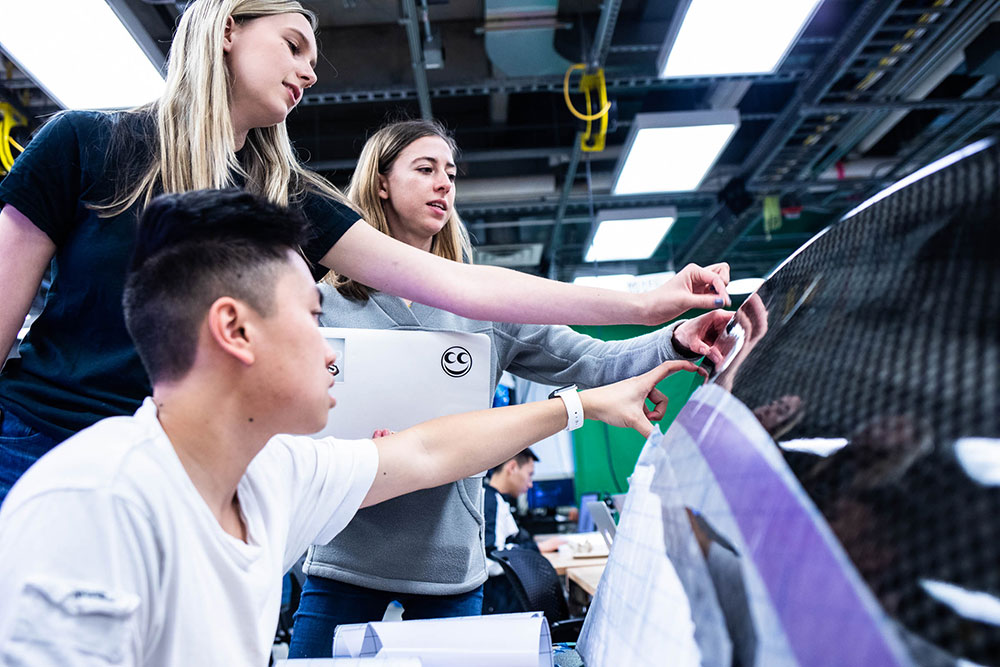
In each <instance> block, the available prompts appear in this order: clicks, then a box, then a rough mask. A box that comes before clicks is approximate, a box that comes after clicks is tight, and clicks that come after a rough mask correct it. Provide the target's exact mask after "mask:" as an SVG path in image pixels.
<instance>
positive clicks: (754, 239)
mask: <svg viewBox="0 0 1000 667" xmlns="http://www.w3.org/2000/svg"><path fill="white" fill-rule="evenodd" d="M747 1H750V0H747ZM109 3H110V4H111V5H112V6H114V7H115V9H116V11H118V13H119V15H120V16H122V17H124V18H127V20H126V23H127V24H128V25H129V27H130V28H131V29H132V31H133V33H134V34H137V36H138V37H139V38H140V41H143V40H144V41H145V42H146V43H147V44H152V45H154V46H153V47H152V49H153V50H154V51H155V52H154V53H153V57H154V60H156V59H159V62H160V63H162V61H163V58H164V56H165V55H166V52H167V49H168V48H169V43H170V39H171V34H172V30H173V27H174V25H175V22H176V20H177V17H178V15H179V12H180V10H181V9H182V8H183V3H176V2H152V1H143V0H109ZM305 4H306V5H307V6H308V7H310V8H311V9H313V10H315V11H316V12H317V13H318V15H319V17H320V23H321V28H320V32H319V35H318V38H319V44H320V50H321V57H320V63H319V66H318V68H317V74H318V76H319V82H318V83H317V84H316V85H315V86H314V87H313V88H311V89H310V90H309V91H307V94H306V95H305V97H304V98H303V100H302V102H301V104H300V105H299V107H298V108H297V109H296V110H295V111H293V112H292V114H291V115H290V116H289V118H288V127H289V132H290V134H291V136H292V139H293V141H294V142H295V144H296V146H297V148H298V149H299V150H300V152H301V155H302V157H303V159H304V160H306V161H307V162H308V164H309V165H311V166H312V167H313V168H314V169H316V170H318V171H320V172H322V173H323V174H325V175H326V176H327V177H329V178H330V179H331V180H332V181H333V182H334V183H336V184H338V185H341V186H342V185H344V184H346V182H347V179H348V178H349V176H350V173H351V169H352V167H353V164H354V161H355V159H356V157H357V155H358V153H359V152H360V149H361V146H362V144H363V143H364V140H365V138H366V137H367V136H368V135H369V134H370V133H371V132H372V131H373V130H374V129H376V128H377V127H378V126H379V125H381V124H382V123H384V122H386V121H389V120H393V119H397V118H400V117H407V116H408V117H420V116H421V115H425V116H427V115H432V116H433V117H435V118H437V119H439V120H441V121H442V122H444V123H445V125H447V126H448V127H449V128H450V129H451V130H452V131H453V132H454V134H455V136H456V138H457V141H458V144H459V146H460V147H461V149H462V155H461V157H460V159H459V170H460V178H459V181H458V190H457V192H458V200H457V206H458V210H459V212H460V213H461V215H462V217H463V219H464V220H465V221H466V223H467V224H468V226H469V229H470V231H471V232H472V234H473V237H474V241H475V245H476V246H477V253H478V254H477V260H478V261H486V262H490V263H497V264H503V265H508V266H513V267H515V268H517V269H520V270H523V271H527V272H531V273H536V274H539V275H546V276H549V277H554V278H558V279H562V280H571V279H572V278H573V277H574V276H576V275H578V274H580V273H587V274H595V273H598V274H600V273H611V274H614V273H632V274H642V273H653V272H659V271H665V270H670V269H673V268H674V267H678V268H679V267H680V266H683V265H684V264H685V263H687V262H698V263H703V264H704V263H710V262H715V261H721V260H725V261H728V262H730V263H731V265H732V267H733V277H734V278H740V277H756V276H764V275H766V274H767V272H768V271H770V270H771V269H772V268H774V267H775V266H776V265H777V264H778V263H780V262H781V261H782V260H783V259H785V258H786V257H787V256H788V255H789V254H790V253H791V252H792V251H793V250H794V249H795V248H797V247H798V246H800V245H801V244H802V243H804V242H805V241H806V240H807V239H808V238H810V237H811V236H812V235H813V234H815V233H816V232H817V231H819V230H820V229H822V228H823V227H824V226H826V225H827V224H829V223H831V222H833V221H834V220H836V219H837V218H838V217H839V216H840V215H842V214H843V213H844V212H845V211H847V210H848V209H850V208H852V207H853V206H855V205H857V204H858V203H859V202H860V201H863V200H864V199H865V198H867V197H868V196H870V195H871V194H873V193H875V192H877V191H878V190H879V189H881V188H883V187H885V186H886V185H888V184H890V183H892V182H894V181H896V180H899V179H900V178H901V177H903V176H905V175H907V174H908V173H910V172H912V171H913V170H915V169H917V168H919V167H921V166H924V165H926V164H928V163H930V162H932V161H933V160H934V159H936V158H938V157H941V156H942V155H945V154H947V153H948V152H950V151H952V150H954V149H955V148H958V147H960V146H962V145H964V144H965V143H968V142H971V141H972V140H974V139H976V138H979V137H981V136H984V135H987V134H991V133H994V132H996V130H997V129H998V127H997V126H998V124H1000V91H998V75H1000V65H998V58H997V55H996V53H995V50H996V47H994V46H992V44H1000V42H998V40H996V39H995V37H996V35H997V33H996V26H997V24H995V23H993V22H994V21H997V20H1000V0H824V1H823V2H822V3H820V5H819V8H818V9H817V11H816V12H815V13H814V14H813V16H812V18H811V20H810V21H809V23H808V24H807V25H806V27H805V29H804V30H803V31H802V32H801V34H800V35H799V37H798V38H797V40H796V41H795V43H794V44H793V46H792V47H791V49H790V50H789V52H788V53H787V55H786V57H785V58H784V59H783V61H782V63H781V65H780V67H779V68H778V70H777V71H776V72H775V73H773V74H768V75H746V76H724V77H702V78H658V76H657V71H658V70H657V57H658V54H659V52H660V50H661V47H662V45H663V42H664V39H665V37H666V35H667V34H668V31H670V29H671V25H672V24H674V22H675V19H676V18H677V17H678V15H679V13H680V12H683V10H684V8H685V7H686V6H687V4H688V3H687V0H605V2H603V3H600V2H597V1H594V0H561V1H558V2H557V1H556V0H522V1H520V2H516V3H512V2H510V1H509V0H426V1H425V2H422V1H421V0H401V1H400V0H324V1H314V2H309V1H308V0H306V2H305ZM991 35H992V37H991ZM66 57H67V59H69V58H71V57H72V56H71V55H70V54H67V56H66ZM573 63H584V64H586V65H587V66H588V68H590V69H591V70H593V69H594V68H596V67H603V68H604V71H605V77H606V80H607V89H608V96H609V98H610V99H611V100H612V101H613V103H614V105H613V109H612V112H611V120H610V127H609V129H608V133H607V146H606V148H605V150H604V151H601V152H584V151H581V150H580V141H579V137H580V134H581V132H582V131H583V129H584V124H583V122H581V121H579V120H577V119H576V118H574V117H573V116H572V115H571V114H570V112H569V110H568V109H567V106H566V103H565V101H564V99H563V73H564V72H565V70H566V68H567V67H568V66H569V65H571V64H573ZM4 69H5V71H4ZM0 77H4V78H2V79H0V98H5V99H7V100H8V101H11V102H14V103H15V104H16V105H17V106H18V107H19V108H20V109H22V110H23V111H24V112H26V113H27V114H28V115H30V116H31V117H32V122H33V123H36V124H37V123H38V122H41V121H42V120H43V116H44V114H46V113H51V112H52V111H54V110H55V107H54V105H53V104H52V102H51V101H50V100H48V98H46V97H45V95H44V93H42V92H41V91H40V90H38V89H37V88H36V87H35V86H34V84H33V82H31V81H30V80H28V79H26V78H25V77H24V75H23V74H20V73H19V72H17V71H16V69H14V68H13V67H12V66H11V65H10V64H9V63H7V67H6V68H0ZM575 98H576V99H577V104H580V103H581V102H580V100H582V96H580V95H575ZM723 108H735V109H738V110H739V114H740V127H739V129H738V131H737V132H736V134H735V135H734V136H733V138H732V140H731V141H730V142H729V144H728V146H727V148H726V149H725V151H724V152H723V153H722V155H721V156H720V158H719V160H718V161H717V162H716V164H715V166H714V167H713V168H712V170H711V172H710V173H709V174H708V176H707V177H706V178H705V180H704V181H703V183H702V185H701V186H700V187H699V188H698V189H697V190H694V191H688V192H672V193H662V194H645V195H612V194H610V192H611V183H612V174H613V171H614V169H615V165H616V161H617V160H618V158H619V156H620V154H621V153H622V146H623V144H624V142H625V140H626V136H627V135H628V132H629V128H630V127H631V125H632V123H633V120H634V118H635V116H636V114H638V113H649V112H665V111H688V110H692V111H693V110H705V109H723ZM663 159H664V160H665V161H676V160H684V156H682V155H664V156H663ZM769 196H771V197H777V200H776V201H777V202H778V205H779V207H780V209H781V211H782V214H783V215H782V217H781V218H780V220H779V221H777V225H778V226H775V220H774V218H773V217H772V218H771V219H770V222H769V224H768V229H767V230H766V231H765V229H764V225H763V207H764V199H765V197H769ZM773 201H775V200H772V202H773ZM663 205H670V206H674V207H676V208H677V211H678V220H677V222H676V224H675V225H674V226H673V227H672V228H671V229H670V231H669V233H668V234H667V236H666V237H665V239H664V241H663V242H662V243H661V244H660V246H659V248H658V249H657V251H656V252H655V253H654V254H653V256H652V257H651V258H650V259H648V260H642V261H625V262H610V263H602V264H600V265H597V266H595V265H593V264H586V263H585V262H584V259H583V258H584V252H585V251H586V244H587V241H588V239H589V236H590V234H591V231H592V226H593V224H594V219H595V215H596V214H597V213H598V212H602V211H609V210H617V209H629V208H639V207H650V206H663Z"/></svg>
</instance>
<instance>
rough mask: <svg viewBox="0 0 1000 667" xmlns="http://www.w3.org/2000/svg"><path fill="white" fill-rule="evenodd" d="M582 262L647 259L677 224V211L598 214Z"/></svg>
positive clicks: (636, 210)
mask: <svg viewBox="0 0 1000 667" xmlns="http://www.w3.org/2000/svg"><path fill="white" fill-rule="evenodd" d="M597 220H598V225H597V230H596V231H595V232H594V235H593V237H591V240H590V248H589V249H588V250H587V255H586V257H584V261H587V262H613V261H615V260H620V259H648V258H649V257H650V256H652V254H653V253H654V252H655V251H656V248H657V246H659V245H660V241H662V240H663V237H664V236H665V235H666V233H667V231H669V230H670V227H671V226H672V225H673V224H674V222H675V221H676V220H677V209H675V208H673V207H671V206H668V207H664V208H652V209H648V208H644V209H630V210H626V211H608V212H602V213H599V214H598V216H597Z"/></svg>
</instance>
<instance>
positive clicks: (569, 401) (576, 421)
mask: <svg viewBox="0 0 1000 667" xmlns="http://www.w3.org/2000/svg"><path fill="white" fill-rule="evenodd" d="M556 396H558V397H559V398H561V399H562V402H563V405H565V406H566V430H567V431H575V430H576V429H578V428H580V427H581V426H583V403H582V402H580V394H578V393H576V385H575V384H568V385H566V386H565V387H559V388H558V389H556V390H555V391H553V392H552V393H551V394H549V398H555V397H556Z"/></svg>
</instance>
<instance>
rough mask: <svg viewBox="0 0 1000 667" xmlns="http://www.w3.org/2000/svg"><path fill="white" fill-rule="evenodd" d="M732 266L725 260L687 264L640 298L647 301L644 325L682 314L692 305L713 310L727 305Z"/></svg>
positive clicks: (728, 302) (662, 321) (645, 303)
mask: <svg viewBox="0 0 1000 667" xmlns="http://www.w3.org/2000/svg"><path fill="white" fill-rule="evenodd" d="M728 284H729V265H728V264H726V263H725V262H720V263H718V264H712V265H710V266H705V267H701V266H698V265H697V264H688V265H687V266H685V267H684V268H683V269H681V270H680V271H679V272H678V273H677V275H675V276H674V277H673V278H671V279H670V280H668V281H667V282H665V283H664V284H663V285H661V286H660V287H658V288H656V289H655V290H650V291H649V292H646V293H645V294H642V295H641V297H642V299H643V300H644V311H645V314H646V318H645V322H644V323H645V324H647V325H649V326H656V325H658V324H663V323H664V322H666V321H668V320H672V319H674V318H676V317H679V316H680V315H682V314H683V313H685V312H687V311H689V310H691V309H692V308H699V309H702V310H712V309H714V308H722V307H724V306H728V305H729V304H730V303H731V301H730V299H729V294H728V293H727V292H726V285H728Z"/></svg>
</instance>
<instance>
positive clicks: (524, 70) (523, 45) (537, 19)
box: [484, 0, 572, 77]
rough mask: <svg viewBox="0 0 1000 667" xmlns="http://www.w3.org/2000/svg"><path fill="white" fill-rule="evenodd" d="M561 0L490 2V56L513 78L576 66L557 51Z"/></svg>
mask: <svg viewBox="0 0 1000 667" xmlns="http://www.w3.org/2000/svg"><path fill="white" fill-rule="evenodd" d="M558 9H559V0H486V27H485V29H484V32H485V42H486V54H487V56H489V59H490V62H492V63H493V65H494V67H496V69H497V70H499V71H500V72H502V73H503V74H505V75H507V76H509V77H519V76H546V75H553V74H562V73H564V72H565V71H566V70H567V69H568V68H569V66H570V65H572V63H571V62H570V61H568V60H566V59H565V58H563V57H562V56H560V55H559V54H558V53H557V52H556V48H555V31H556V29H557V28H560V27H562V26H561V25H560V24H559V23H558V22H557V20H556V15H557V13H558Z"/></svg>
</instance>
